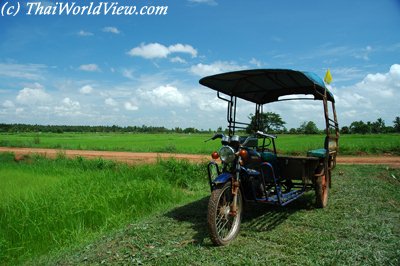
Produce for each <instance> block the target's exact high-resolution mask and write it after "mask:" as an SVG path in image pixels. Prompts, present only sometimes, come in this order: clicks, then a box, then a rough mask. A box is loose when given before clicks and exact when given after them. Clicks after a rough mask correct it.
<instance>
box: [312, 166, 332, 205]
mask: <svg viewBox="0 0 400 266" xmlns="http://www.w3.org/2000/svg"><path fill="white" fill-rule="evenodd" d="M328 194H329V175H327V174H325V175H322V176H319V177H317V180H316V184H315V196H316V200H315V203H316V206H317V208H325V207H326V205H327V204H328Z"/></svg>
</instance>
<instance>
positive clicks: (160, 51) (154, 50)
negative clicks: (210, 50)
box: [128, 43, 197, 59]
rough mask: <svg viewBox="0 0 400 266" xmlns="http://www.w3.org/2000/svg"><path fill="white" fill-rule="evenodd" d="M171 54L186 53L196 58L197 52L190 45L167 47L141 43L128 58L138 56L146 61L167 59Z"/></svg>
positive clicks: (132, 50)
mask: <svg viewBox="0 0 400 266" xmlns="http://www.w3.org/2000/svg"><path fill="white" fill-rule="evenodd" d="M171 53H186V54H190V55H191V56H192V57H196V56H197V50H196V49H194V48H193V47H192V46H191V45H188V44H180V43H178V44H174V45H170V46H168V47H167V46H165V45H163V44H160V43H149V44H145V43H142V44H141V45H140V46H138V47H134V48H132V49H131V50H130V51H129V52H128V54H129V55H130V56H139V57H143V58H146V59H154V58H167V57H168V56H169V55H170V54H171Z"/></svg>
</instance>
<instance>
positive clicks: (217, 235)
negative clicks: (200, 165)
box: [207, 182, 243, 246]
mask: <svg viewBox="0 0 400 266" xmlns="http://www.w3.org/2000/svg"><path fill="white" fill-rule="evenodd" d="M237 191H238V192H237V200H236V204H237V212H236V214H235V215H233V214H231V213H230V209H231V208H230V205H231V204H232V202H233V195H232V184H231V182H227V183H226V184H225V185H224V186H222V187H220V188H217V189H215V190H214V191H213V192H212V193H211V196H210V200H209V202H208V214H207V223H208V230H209V233H210V238H211V241H212V242H213V243H214V244H215V245H217V246H225V245H228V244H229V243H230V242H231V241H232V240H233V239H235V238H236V236H237V235H238V233H239V230H240V223H241V219H242V210H243V200H242V193H241V191H240V188H238V190H237Z"/></svg>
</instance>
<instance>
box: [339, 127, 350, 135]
mask: <svg viewBox="0 0 400 266" xmlns="http://www.w3.org/2000/svg"><path fill="white" fill-rule="evenodd" d="M340 133H342V134H349V133H350V128H349V127H348V126H344V127H342V129H340Z"/></svg>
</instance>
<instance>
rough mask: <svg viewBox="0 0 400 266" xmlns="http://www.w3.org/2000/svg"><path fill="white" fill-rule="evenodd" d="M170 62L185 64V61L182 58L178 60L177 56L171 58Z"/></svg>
mask: <svg viewBox="0 0 400 266" xmlns="http://www.w3.org/2000/svg"><path fill="white" fill-rule="evenodd" d="M170 61H171V62H172V63H181V64H185V63H186V60H185V59H183V58H180V57H179V56H175V57H173V58H171V59H170Z"/></svg>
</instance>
